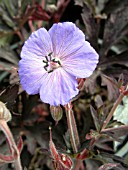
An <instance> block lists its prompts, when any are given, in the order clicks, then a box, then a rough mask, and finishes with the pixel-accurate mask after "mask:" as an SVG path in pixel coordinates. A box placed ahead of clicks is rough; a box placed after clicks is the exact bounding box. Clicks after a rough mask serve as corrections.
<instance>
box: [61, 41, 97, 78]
mask: <svg viewBox="0 0 128 170" xmlns="http://www.w3.org/2000/svg"><path fill="white" fill-rule="evenodd" d="M98 59H99V56H98V54H97V52H96V51H95V50H94V49H93V48H92V47H91V45H90V43H89V42H87V41H85V42H84V44H83V46H82V47H81V48H80V49H79V50H78V51H76V52H72V53H69V54H68V55H65V57H64V58H63V59H62V67H63V68H64V70H66V71H67V72H68V73H70V74H71V75H73V76H76V77H78V78H87V77H89V76H90V75H91V74H92V73H93V71H94V70H95V68H96V66H97V63H98Z"/></svg>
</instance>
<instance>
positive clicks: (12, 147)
mask: <svg viewBox="0 0 128 170" xmlns="http://www.w3.org/2000/svg"><path fill="white" fill-rule="evenodd" d="M0 128H1V130H2V131H3V133H4V134H5V136H6V138H7V140H8V143H9V147H10V150H11V153H12V155H13V156H14V155H15V154H16V155H17V156H16V159H15V160H14V165H15V170H22V167H21V162H20V153H19V150H18V148H17V146H16V143H15V141H14V138H13V136H12V133H11V131H10V129H9V127H8V125H7V122H6V121H5V120H0Z"/></svg>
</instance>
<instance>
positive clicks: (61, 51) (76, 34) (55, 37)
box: [48, 22, 85, 59]
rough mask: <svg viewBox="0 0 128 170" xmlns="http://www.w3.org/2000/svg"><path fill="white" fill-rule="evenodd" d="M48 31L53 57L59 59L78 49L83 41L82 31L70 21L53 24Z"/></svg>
mask: <svg viewBox="0 0 128 170" xmlns="http://www.w3.org/2000/svg"><path fill="white" fill-rule="evenodd" d="M48 32H49V34H50V36H51V39H52V43H53V51H54V55H55V56H54V57H58V58H61V59H62V58H63V56H65V55H67V54H69V53H72V52H74V51H77V50H79V49H80V48H81V47H82V45H83V43H84V41H85V35H84V34H83V32H82V31H81V30H80V29H79V28H77V27H76V26H75V24H73V23H71V22H64V23H58V24H54V25H53V26H52V28H51V29H50V30H49V31H48Z"/></svg>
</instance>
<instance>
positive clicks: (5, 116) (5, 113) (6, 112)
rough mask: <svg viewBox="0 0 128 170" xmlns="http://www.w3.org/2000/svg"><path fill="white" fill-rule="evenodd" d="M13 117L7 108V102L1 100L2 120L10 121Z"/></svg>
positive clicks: (0, 116)
mask: <svg viewBox="0 0 128 170" xmlns="http://www.w3.org/2000/svg"><path fill="white" fill-rule="evenodd" d="M11 118H12V116H11V113H10V111H9V110H8V109H7V108H6V106H5V104H4V103H2V102H0V120H5V121H6V122H8V121H10V120H11Z"/></svg>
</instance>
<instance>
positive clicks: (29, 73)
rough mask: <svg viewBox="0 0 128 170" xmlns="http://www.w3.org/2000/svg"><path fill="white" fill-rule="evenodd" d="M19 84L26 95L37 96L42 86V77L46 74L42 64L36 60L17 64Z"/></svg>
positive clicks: (22, 61) (24, 60)
mask: <svg viewBox="0 0 128 170" xmlns="http://www.w3.org/2000/svg"><path fill="white" fill-rule="evenodd" d="M18 72H19V76H20V83H21V85H22V87H23V89H24V90H26V91H27V93H28V94H37V93H39V89H40V87H41V85H42V77H43V75H44V74H45V73H46V71H45V69H44V67H43V62H41V61H40V60H38V59H34V60H26V59H22V60H20V62H19V71H18Z"/></svg>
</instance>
